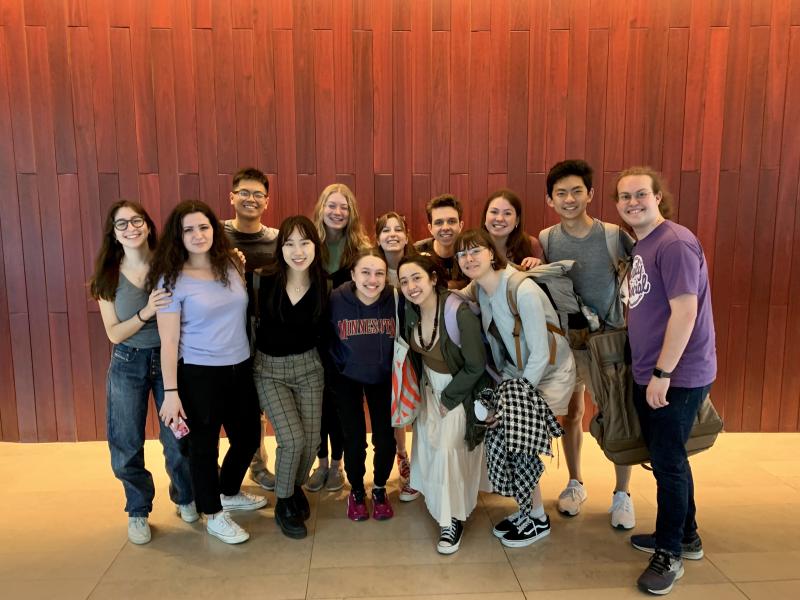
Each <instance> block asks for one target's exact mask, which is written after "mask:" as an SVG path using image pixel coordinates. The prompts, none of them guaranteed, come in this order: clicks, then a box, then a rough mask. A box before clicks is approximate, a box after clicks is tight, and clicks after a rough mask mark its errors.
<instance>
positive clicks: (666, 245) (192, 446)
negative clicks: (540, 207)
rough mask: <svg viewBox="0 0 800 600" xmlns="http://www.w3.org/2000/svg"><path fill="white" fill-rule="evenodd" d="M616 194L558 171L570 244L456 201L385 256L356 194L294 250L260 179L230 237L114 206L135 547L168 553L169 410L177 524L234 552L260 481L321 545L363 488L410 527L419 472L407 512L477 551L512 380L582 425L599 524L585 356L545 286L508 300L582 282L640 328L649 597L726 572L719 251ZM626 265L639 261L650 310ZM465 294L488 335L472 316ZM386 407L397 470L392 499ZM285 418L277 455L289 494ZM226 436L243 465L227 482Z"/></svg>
mask: <svg viewBox="0 0 800 600" xmlns="http://www.w3.org/2000/svg"><path fill="white" fill-rule="evenodd" d="M592 175H593V173H592V169H591V167H590V166H589V165H588V164H587V163H585V162H584V161H581V160H567V161H562V162H560V163H558V164H556V165H555V166H553V168H552V169H551V170H550V172H549V173H548V176H547V180H546V182H547V189H546V202H547V204H548V206H550V207H551V208H552V209H553V210H554V211H555V213H556V214H557V215H558V217H559V219H560V222H559V223H558V224H557V225H555V226H553V227H550V228H548V229H546V230H544V231H542V232H541V233H540V235H539V237H538V239H537V238H536V237H533V236H530V235H529V234H528V233H526V231H525V228H524V225H523V207H522V202H521V201H520V199H519V198H518V197H517V196H516V195H515V194H514V193H513V192H511V191H509V190H498V191H497V192H494V193H492V194H490V195H489V197H488V198H487V200H486V203H485V206H484V209H483V216H482V220H481V225H480V227H479V228H475V229H469V230H464V228H463V225H464V224H463V220H462V207H461V204H460V203H459V201H458V200H457V199H456V198H455V197H454V196H452V195H442V196H437V197H435V198H433V199H432V200H431V201H430V202H429V203H428V204H427V206H426V213H427V219H428V229H429V231H430V234H431V237H429V238H427V239H424V240H421V241H419V242H417V243H416V244H413V243H412V240H411V236H410V233H409V231H408V228H407V226H406V223H405V220H404V218H403V217H402V216H401V215H399V214H397V213H395V212H390V213H387V214H385V215H382V216H380V217H379V218H378V219H377V221H376V227H375V232H374V244H373V243H371V242H370V240H369V238H368V237H367V235H366V234H365V233H364V231H363V227H362V224H361V222H360V219H359V212H358V206H357V203H356V198H355V196H354V194H353V193H352V191H351V190H350V189H349V188H348V187H347V186H345V185H343V184H332V185H330V186H328V187H327V188H325V189H324V190H323V191H322V193H321V195H320V197H319V199H318V201H317V204H316V207H315V209H314V213H313V216H312V218H311V219H309V218H307V217H305V216H301V215H297V216H290V217H288V218H286V219H285V220H284V221H283V222H282V223H281V224H280V227H279V228H278V229H273V228H270V227H266V226H265V225H263V224H262V223H261V217H262V215H263V213H264V210H265V209H266V207H267V203H268V201H269V182H268V180H267V177H266V176H265V175H264V174H263V173H261V172H260V171H258V170H256V169H243V170H242V171H240V172H239V173H237V174H236V175H235V176H234V178H233V184H232V191H231V193H230V202H231V205H232V206H233V209H234V212H235V217H234V218H233V219H231V220H229V221H225V222H224V223H223V222H221V221H220V220H219V219H218V218H217V216H216V215H215V214H214V212H213V211H212V210H211V209H210V208H209V207H208V206H207V205H205V204H204V203H202V202H199V201H192V200H190V201H184V202H181V203H180V204H178V205H177V206H176V207H175V209H174V210H173V211H172V213H171V214H170V215H169V217H168V218H167V220H166V223H165V225H164V232H163V234H162V236H161V237H160V239H157V236H156V226H155V224H154V223H153V221H152V219H151V218H150V217H149V216H148V214H147V212H146V211H145V210H144V208H143V207H142V206H141V205H140V204H138V203H136V202H133V201H129V200H121V201H119V202H117V203H115V204H114V205H113V206H111V207H110V210H109V213H108V217H107V219H106V222H105V231H104V236H103V243H102V247H101V249H100V253H99V255H98V258H97V262H96V268H95V272H94V276H93V278H92V280H91V293H92V295H93V296H94V297H95V298H96V299H97V300H98V301H99V306H100V311H101V315H102V318H103V322H104V324H105V327H106V331H107V333H108V337H109V339H110V340H111V342H112V343H113V344H114V347H113V353H112V357H111V364H110V366H109V371H108V377H107V396H108V398H107V403H108V409H107V417H108V440H109V447H110V450H111V462H112V468H113V470H114V473H115V475H116V476H117V477H118V478H119V479H120V480H121V481H122V482H123V486H124V489H125V495H126V508H125V510H126V512H127V513H128V516H129V521H128V537H129V539H130V541H131V542H133V543H138V544H143V543H146V542H148V541H149V540H150V536H151V532H150V528H149V525H148V521H147V517H148V515H149V513H150V512H151V510H152V503H153V497H154V486H153V479H152V476H151V474H150V473H149V472H148V471H147V470H146V468H145V465H144V452H143V446H144V437H145V420H146V413H147V402H148V396H149V394H150V393H151V392H152V395H153V397H154V399H155V403H156V408H157V409H158V413H159V416H160V418H161V431H160V440H161V443H162V444H163V446H164V455H165V459H166V467H167V471H168V474H169V477H170V481H171V485H170V497H171V499H172V501H173V502H174V503H175V505H176V507H177V508H176V511H177V514H179V515H180V517H181V518H183V520H185V521H187V522H192V521H196V520H197V519H199V515H200V514H204V515H205V517H206V528H207V531H208V533H209V534H211V535H213V536H215V537H217V538H219V539H220V540H222V541H224V542H227V543H231V544H235V543H240V542H243V541H245V540H247V539H248V537H249V535H248V533H247V532H246V531H245V530H244V529H242V527H240V526H239V525H238V524H237V523H236V522H235V521H234V520H233V519H232V518H231V517H230V513H231V512H232V511H241V510H255V509H258V508H261V507H263V506H265V505H266V504H267V500H266V498H265V497H263V496H258V495H254V494H250V493H248V492H246V491H244V490H242V489H241V486H242V482H243V480H244V477H245V475H246V474H247V471H248V468H249V469H250V477H251V479H252V480H253V481H254V482H256V483H257V484H259V485H260V486H261V487H263V488H264V489H267V490H274V492H275V497H276V504H275V520H276V523H277V525H278V526H279V527H280V530H281V531H282V532H283V533H284V534H285V535H286V536H288V537H291V538H302V537H305V536H306V535H307V529H306V525H305V521H306V520H307V519H308V518H309V516H310V509H309V502H308V498H307V496H306V495H305V491H304V487H305V490H306V491H311V492H314V491H318V490H320V489H322V488H323V487H325V488H326V489H328V490H331V491H335V490H338V489H340V488H342V487H343V485H344V477H343V474H342V467H343V469H344V474H345V475H346V478H347V482H348V483H349V486H350V492H349V494H348V497H347V503H346V514H347V517H348V518H349V519H351V520H353V521H363V520H366V519H368V518H370V516H371V517H372V518H374V519H377V520H385V519H390V518H392V516H393V514H394V512H393V508H392V506H391V503H390V499H389V494H388V492H387V489H386V484H387V481H388V479H389V477H390V474H391V471H392V468H393V466H394V463H395V461H397V464H398V469H399V473H400V479H401V481H400V493H399V499H400V500H402V501H411V500H414V499H416V498H418V497H419V496H420V495H421V496H423V497H424V501H425V504H426V507H427V508H428V511H429V512H430V514H431V516H432V517H433V518H434V520H435V521H436V522H437V523H438V525H439V527H440V536H439V539H438V541H437V544H436V548H437V551H438V552H440V553H442V554H452V553H454V552H456V551H457V550H458V549H459V547H460V544H461V542H462V539H463V535H464V523H465V521H467V519H468V517H469V515H470V513H471V512H472V511H473V510H474V508H475V506H476V504H477V498H478V492H479V490H483V491H492V486H491V484H490V482H489V480H488V478H487V468H486V461H487V459H486V455H485V452H484V444H483V440H484V437H485V435H486V432H487V430H491V429H493V428H495V427H497V426H498V420H497V419H496V418H495V416H494V415H492V414H488V415H482V416H483V418H479V417H478V415H477V414H476V410H475V406H476V403H477V402H478V398H479V396H480V394H481V392H482V391H483V390H485V389H487V388H491V387H492V386H493V385H494V383H496V382H497V381H498V380H502V381H511V380H520V381H524V382H525V383H526V384H528V385H530V386H532V388H535V390H536V394H537V397H540V398H541V399H542V400H543V401H544V403H545V404H546V407H547V409H548V410H549V411H550V412H551V413H552V415H555V416H557V417H559V418H560V420H561V424H562V426H563V429H564V432H565V433H564V436H563V447H564V454H565V458H566V463H567V468H568V472H569V479H568V482H567V484H566V487H565V488H564V491H563V492H561V494H560V495H559V497H558V499H557V503H556V505H557V509H558V511H559V512H561V513H562V514H564V515H566V516H575V515H577V514H578V513H579V512H580V510H581V505H582V503H583V502H585V500H586V498H587V492H586V490H585V488H584V486H583V480H582V474H581V461H580V454H581V445H582V438H583V432H582V420H583V413H584V392H585V390H586V389H587V387H589V386H590V384H591V381H590V378H589V375H588V368H587V359H586V356H585V351H583V350H581V349H579V348H578V347H577V346H575V348H573V347H572V346H574V344H571V343H570V339H569V338H568V337H567V336H566V335H565V332H564V331H563V330H562V329H560V328H559V317H558V315H557V314H556V309H555V308H554V306H553V304H552V302H551V299H550V298H548V296H547V294H546V293H545V291H543V289H542V288H541V287H540V286H539V285H537V284H536V283H535V282H534V281H533V280H531V279H528V278H526V279H525V280H524V281H522V282H521V283H519V285H518V286H517V287H515V288H514V289H515V292H514V293H515V294H516V298H515V304H516V306H515V307H513V308H512V307H511V306H510V305H509V300H508V293H509V291H510V288H509V285H510V283H509V282H510V281H511V280H512V279H513V278H514V274H515V273H518V272H519V271H520V270H524V269H530V268H533V267H536V266H537V265H539V264H541V263H546V262H554V261H562V260H569V261H574V265H573V266H572V268H571V270H570V271H569V273H568V275H569V277H570V278H571V279H572V283H573V285H574V289H575V291H576V293H577V294H578V295H579V296H580V297H581V299H582V301H583V303H584V304H585V306H586V307H588V309H589V310H590V311H591V312H593V313H594V315H596V316H597V317H598V319H600V320H601V321H603V324H604V326H605V327H608V328H620V327H624V326H627V327H628V331H629V339H630V346H631V355H632V364H633V372H634V379H635V385H634V403H635V405H636V409H637V412H638V414H639V418H640V421H641V425H642V432H643V436H644V438H645V442H646V444H647V446H648V448H649V450H650V454H651V458H652V466H653V471H654V475H655V478H656V483H657V488H658V497H657V500H658V517H657V521H656V531H655V533H653V534H647V535H634V536H632V538H631V541H632V544H633V546H634V547H636V548H638V549H640V550H643V551H645V552H649V553H652V554H653V556H652V558H651V560H650V563H649V565H648V567H647V569H646V570H645V571H644V573H643V574H642V576H641V577H640V578H639V581H638V584H639V586H640V588H642V589H644V590H645V591H648V592H651V593H657V594H663V593H668V592H669V591H670V590H671V588H672V585H673V583H674V581H675V580H676V579H677V578H679V577H681V576H682V574H683V566H682V558H689V559H699V558H701V557H702V543H701V541H700V538H699V536H698V534H697V525H696V522H695V505H694V499H693V496H694V487H693V481H692V474H691V469H690V467H689V462H688V460H687V456H686V451H685V448H684V445H685V442H686V440H687V439H688V435H689V431H690V429H691V426H692V423H693V421H694V415H695V414H696V413H697V410H698V407H699V404H700V403H701V402H702V401H703V399H704V398H705V396H706V395H707V394H708V390H709V388H710V385H711V383H712V382H713V380H714V378H715V375H716V355H715V346H714V330H713V319H712V316H711V304H710V295H709V288H708V274H707V268H706V264H705V257H704V255H703V251H702V248H701V247H700V244H699V242H698V241H697V239H696V238H695V236H694V235H693V234H691V232H689V231H688V230H687V229H685V228H684V227H681V226H680V225H677V224H675V223H673V222H671V221H669V220H667V217H668V216H669V214H668V209H669V194H668V192H667V190H666V189H665V188H664V184H663V181H662V179H661V177H660V175H659V174H658V173H656V172H655V171H653V170H651V169H649V168H642V167H636V168H632V169H628V170H626V171H623V172H622V173H620V174H619V176H618V177H617V180H616V183H615V187H614V189H615V201H616V206H617V209H618V212H619V215H620V217H621V219H622V221H623V222H624V223H625V225H626V227H625V228H620V227H618V226H616V225H612V224H609V223H603V222H602V221H600V220H598V219H594V218H592V217H591V216H590V215H589V214H588V212H587V209H588V207H589V206H590V204H591V202H592V200H593V197H594V188H593V186H592ZM626 229H627V232H626ZM628 232H630V233H632V234H633V235H630V234H629V233H628ZM610 240H611V241H610ZM612 250H613V252H612ZM616 256H625V257H631V260H632V267H631V269H630V275H629V276H628V278H627V283H628V286H627V287H628V288H629V294H628V305H627V310H624V309H623V305H622V302H621V301H620V294H619V292H620V287H621V284H622V282H621V281H619V280H618V270H617V264H616V262H615V257H616ZM462 288H467V289H466V290H463V291H462V292H460V293H461V294H464V295H466V296H471V297H472V298H474V299H475V300H476V303H475V304H476V305H477V307H479V309H480V310H479V314H476V313H477V312H478V311H477V307H476V306H470V303H468V302H464V301H463V299H462V298H461V297H459V298H458V299H454V298H452V296H453V295H454V294H456V293H457V292H455V290H462ZM454 300H455V301H454ZM626 313H627V315H626ZM626 317H627V318H626ZM518 322H521V327H518V326H517V323H518ZM400 340H402V341H404V342H405V343H406V344H407V346H408V347H409V353H408V356H409V358H410V363H411V365H412V368H413V371H414V373H415V374H416V376H417V379H418V381H419V387H420V392H421V396H422V401H421V407H420V410H419V413H418V415H417V417H416V419H415V420H414V423H413V437H412V448H411V451H410V452H409V451H408V449H407V447H406V443H405V440H406V431H405V428H399V427H398V428H394V427H393V426H392V420H391V395H392V389H391V380H392V368H393V365H392V358H393V350H394V345H395V344H396V343H398V342H399V341H400ZM487 364H491V365H492V367H493V374H494V378H492V377H490V374H489V372H488V370H487ZM589 391H590V392H591V389H590V388H589ZM365 400H366V406H367V409H368V410H369V421H370V427H371V431H372V444H373V448H374V459H373V473H372V487H371V489H370V494H369V496H368V494H367V490H366V487H365V483H364V478H365V474H366V465H365V462H366V457H367V452H366V450H367V425H366V416H365V412H364V403H365ZM265 418H266V419H267V420H268V421H269V423H270V424H271V426H272V428H273V430H274V432H275V437H276V442H277V449H276V452H275V467H274V469H275V472H274V474H273V473H272V472H271V471H270V470H269V469H268V467H267V463H268V456H267V453H266V450H265V449H264V446H263V438H264V435H265V431H266V429H265V422H266V421H265ZM223 426H224V428H225V432H226V434H227V437H228V441H229V448H228V451H227V452H226V454H225V456H224V458H223V459H222V462H221V463H219V434H220V429H221V427H223ZM187 428H188V434H186V435H185V437H182V435H183V434H184V433H186V429H187ZM329 441H330V454H329V451H328V442H329ZM315 458H316V459H317V461H318V462H317V466H316V468H315V469H313V472H312V468H313V467H314V461H315ZM309 474H310V476H309ZM615 475H616V481H615V486H614V490H613V494H612V498H611V506H610V508H609V512H610V513H611V525H612V526H613V527H618V528H622V529H632V528H633V527H634V526H635V513H634V507H633V503H632V501H631V498H630V490H629V484H630V475H631V468H630V467H622V466H615ZM531 492H532V493H531V494H527V495H528V496H529V498H525V499H524V501H521V500H519V499H518V504H519V510H518V511H516V512H515V513H513V514H511V515H509V516H508V517H506V518H505V519H503V520H502V521H500V522H499V523H498V524H497V525H496V526H495V527H494V530H493V534H494V535H495V536H497V537H498V538H499V539H500V541H501V543H503V544H504V545H505V546H508V547H512V548H514V547H521V546H527V545H529V544H531V543H534V542H536V541H537V540H540V539H542V538H543V537H545V536H547V535H548V534H549V533H550V527H551V525H550V519H549V518H548V515H547V514H546V512H545V508H544V504H543V500H542V495H541V492H540V489H539V486H538V485H537V486H536V487H534V488H533V489H532V490H531ZM370 505H371V509H370Z"/></svg>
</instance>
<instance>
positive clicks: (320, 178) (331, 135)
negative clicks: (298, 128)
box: [314, 30, 337, 195]
mask: <svg viewBox="0 0 800 600" xmlns="http://www.w3.org/2000/svg"><path fill="white" fill-rule="evenodd" d="M332 47H333V32H331V31H325V30H322V31H315V32H314V81H315V85H316V93H315V94H314V130H315V132H316V138H317V139H316V149H317V158H316V164H317V183H318V184H319V185H320V189H318V190H316V194H317V195H319V193H320V192H321V191H322V189H323V188H325V186H327V185H329V184H330V183H333V180H334V177H335V175H336V127H335V115H336V109H335V103H334V95H335V94H336V93H337V91H335V88H334V73H333V62H334V61H333V53H331V51H330V49H331V48H332Z"/></svg>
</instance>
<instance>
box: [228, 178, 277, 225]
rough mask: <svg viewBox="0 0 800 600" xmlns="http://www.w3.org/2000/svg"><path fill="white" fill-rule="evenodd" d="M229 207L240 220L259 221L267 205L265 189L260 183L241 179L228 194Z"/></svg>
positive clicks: (267, 196)
mask: <svg viewBox="0 0 800 600" xmlns="http://www.w3.org/2000/svg"><path fill="white" fill-rule="evenodd" d="M230 200H231V206H233V209H234V210H235V211H236V216H237V217H239V218H240V219H246V220H255V219H261V215H262V214H264V211H265V210H266V209H267V205H268V204H269V195H268V194H267V188H265V187H264V184H263V183H261V182H260V181H255V180H253V179H242V180H241V181H240V182H239V183H238V184H237V185H236V189H235V190H233V191H232V192H231V193H230Z"/></svg>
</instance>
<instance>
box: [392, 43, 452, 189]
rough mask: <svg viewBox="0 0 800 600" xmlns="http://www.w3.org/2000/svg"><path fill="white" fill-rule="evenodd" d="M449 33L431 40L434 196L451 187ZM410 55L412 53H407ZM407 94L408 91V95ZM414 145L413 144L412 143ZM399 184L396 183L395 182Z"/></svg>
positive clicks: (431, 179) (432, 179) (431, 180)
mask: <svg viewBox="0 0 800 600" xmlns="http://www.w3.org/2000/svg"><path fill="white" fill-rule="evenodd" d="M450 37H451V34H450V32H448V31H436V32H434V33H433V35H432V38H431V43H432V49H433V53H432V57H431V156H432V157H436V160H432V161H431V178H430V182H429V187H430V191H431V196H438V195H439V194H443V193H445V192H446V191H447V189H448V188H449V187H450V156H451V153H450V148H451V141H450V140H451V131H450V125H451V120H450V107H451V105H452V91H451V86H452V72H451V56H450ZM407 51H409V52H410V50H407ZM406 93H407V92H406ZM409 143H410V142H409ZM395 183H396V181H395Z"/></svg>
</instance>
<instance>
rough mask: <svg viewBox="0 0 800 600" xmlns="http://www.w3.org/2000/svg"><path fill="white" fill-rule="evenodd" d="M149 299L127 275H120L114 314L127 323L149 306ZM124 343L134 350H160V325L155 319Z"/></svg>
mask: <svg viewBox="0 0 800 600" xmlns="http://www.w3.org/2000/svg"><path fill="white" fill-rule="evenodd" d="M148 297H149V294H148V293H147V292H145V291H144V290H143V289H141V288H138V287H136V286H135V285H133V284H132V283H131V282H130V281H128V278H127V277H125V275H123V274H122V273H120V274H119V283H118V284H117V295H116V297H115V298H114V312H115V313H117V318H118V319H119V320H120V322H122V321H127V320H128V319H130V318H131V317H133V316H134V315H135V314H136V311H137V310H139V309H142V308H144V307H145V306H147V298H148ZM122 343H123V344H125V345H126V346H130V347H132V348H158V347H159V346H160V345H161V338H159V337H158V325H156V320H155V318H153V319H152V320H151V321H148V322H147V323H145V324H144V325H143V326H142V328H141V329H140V330H139V331H137V332H136V333H134V334H133V335H132V336H131V337H129V338H128V339H127V340H124V341H123V342H122Z"/></svg>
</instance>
